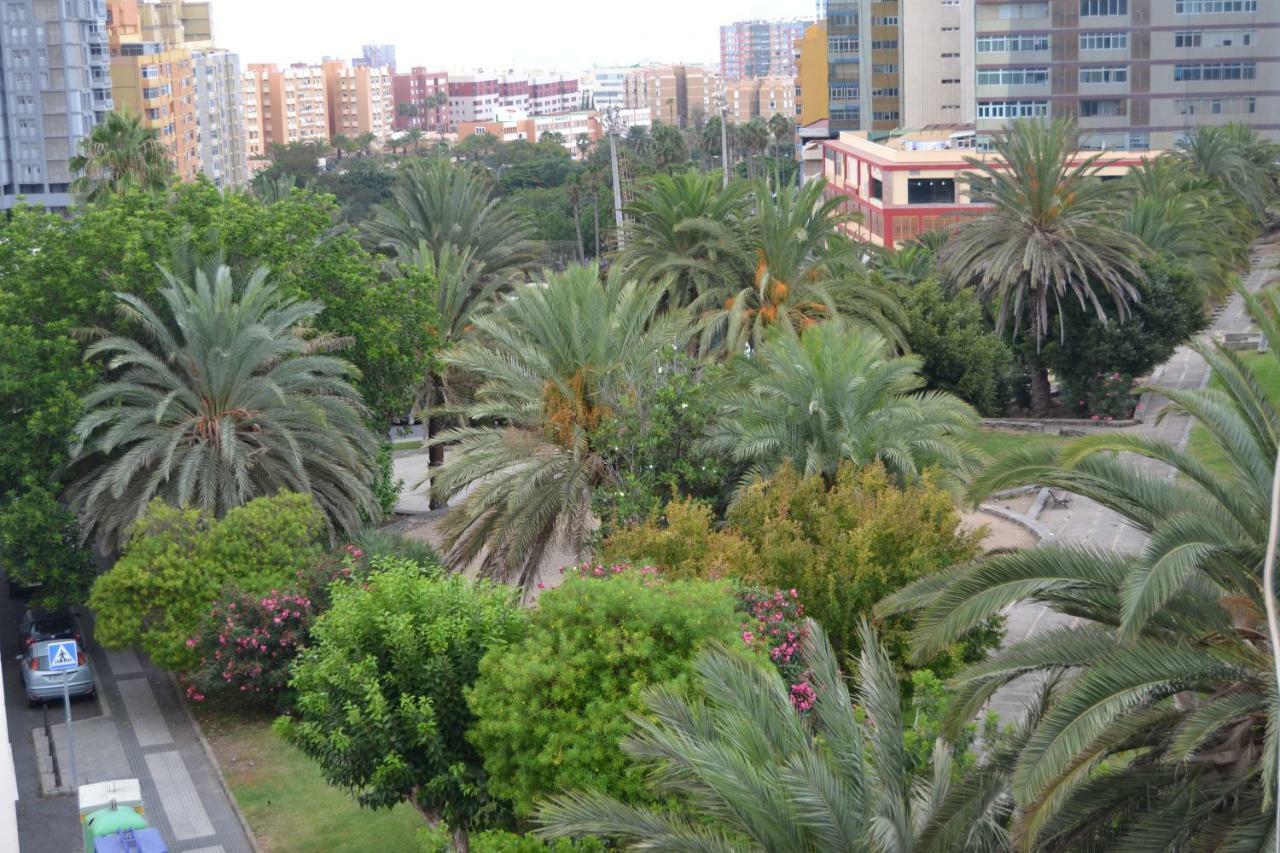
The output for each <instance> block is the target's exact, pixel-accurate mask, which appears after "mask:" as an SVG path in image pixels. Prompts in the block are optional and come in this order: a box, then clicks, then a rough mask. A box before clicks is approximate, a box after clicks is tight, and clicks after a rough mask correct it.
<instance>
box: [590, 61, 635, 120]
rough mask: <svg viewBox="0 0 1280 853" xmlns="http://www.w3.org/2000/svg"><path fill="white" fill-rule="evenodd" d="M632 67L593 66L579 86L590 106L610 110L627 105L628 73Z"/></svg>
mask: <svg viewBox="0 0 1280 853" xmlns="http://www.w3.org/2000/svg"><path fill="white" fill-rule="evenodd" d="M633 70H634V69H630V68H592V69H591V70H590V71H589V72H587V74H586V75H585V77H584V78H583V81H582V84H581V86H580V87H579V88H580V89H581V90H582V94H583V95H584V96H585V98H586V100H587V102H588V104H587V105H588V106H590V107H591V108H592V109H595V110H601V111H603V110H608V109H613V108H614V107H616V108H618V109H624V108H625V107H626V106H627V75H628V74H629V73H631V71H633Z"/></svg>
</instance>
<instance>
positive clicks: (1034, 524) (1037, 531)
mask: <svg viewBox="0 0 1280 853" xmlns="http://www.w3.org/2000/svg"><path fill="white" fill-rule="evenodd" d="M978 509H980V510H982V511H983V512H989V513H991V514H992V515H995V516H998V517H1000V518H1003V519H1004V520H1005V521H1012V522H1013V523H1014V524H1016V525H1018V526H1019V527H1023V528H1025V529H1026V530H1028V531H1029V532H1030V533H1031V534H1032V535H1034V536H1035V537H1036V539H1038V540H1040V541H1041V542H1052V541H1053V540H1054V535H1053V531H1052V530H1050V529H1049V528H1048V527H1046V526H1045V525H1043V524H1041V523H1040V522H1038V521H1036V520H1035V519H1033V518H1027V517H1026V516H1025V515H1023V514H1022V513H1020V512H1014V511H1013V510H1011V509H1005V508H1004V507H1002V506H996V505H995V504H979V505H978Z"/></svg>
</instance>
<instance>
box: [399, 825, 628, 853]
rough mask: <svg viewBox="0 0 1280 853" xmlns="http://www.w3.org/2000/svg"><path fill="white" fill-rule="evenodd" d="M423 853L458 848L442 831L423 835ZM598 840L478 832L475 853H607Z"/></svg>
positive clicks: (473, 842) (473, 841) (473, 843)
mask: <svg viewBox="0 0 1280 853" xmlns="http://www.w3.org/2000/svg"><path fill="white" fill-rule="evenodd" d="M420 849H421V853H453V851H454V850H455V849H456V848H454V846H453V844H452V839H451V838H449V833H448V832H445V831H444V830H442V829H439V828H437V829H434V830H426V831H424V832H423V833H422V847H421V848H420ZM604 849H605V847H604V844H603V843H602V842H601V841H600V840H599V839H598V838H579V839H576V840H575V839H569V838H557V839H554V840H547V841H543V840H542V839H541V838H538V837H536V836H533V835H516V834H515V833H514V832H507V831H505V830H501V829H491V830H488V831H486V832H478V833H476V834H475V835H473V836H471V853H604Z"/></svg>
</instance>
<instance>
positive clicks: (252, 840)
mask: <svg viewBox="0 0 1280 853" xmlns="http://www.w3.org/2000/svg"><path fill="white" fill-rule="evenodd" d="M164 674H165V676H167V677H168V679H169V683H170V684H171V685H173V692H174V693H176V694H177V695H178V704H179V705H181V706H182V713H184V714H186V715H187V720H189V721H190V723H191V728H192V730H194V731H195V733H196V740H198V741H200V748H201V749H203V750H204V754H205V757H206V758H208V759H209V764H210V765H212V767H213V772H214V773H215V774H216V775H217V777H218V784H219V785H221V786H222V793H223V794H225V795H226V797H227V801H228V802H229V803H231V811H233V812H235V815H236V820H237V821H239V822H240V828H241V829H243V830H244V835H245V838H247V839H249V846H250V847H251V848H253V853H263V850H262V847H261V846H260V845H259V844H258V839H257V837H256V836H254V834H253V830H252V829H251V828H250V827H249V821H248V819H247V818H246V817H245V816H244V812H242V811H241V810H240V803H239V802H237V801H236V797H235V794H233V793H231V786H230V785H228V784H227V777H226V776H224V775H223V774H222V765H221V764H219V763H218V759H217V758H216V757H215V756H214V754H213V747H212V746H210V745H209V741H208V739H207V738H206V737H205V736H204V729H203V728H201V727H200V721H199V720H197V719H196V715H195V714H193V713H191V708H190V707H189V706H188V705H187V696H186V694H185V693H184V692H183V690H182V687H181V685H179V684H178V678H177V676H175V675H174V674H173V673H172V672H169V671H168V670H165V673H164Z"/></svg>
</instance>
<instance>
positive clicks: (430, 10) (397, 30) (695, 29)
mask: <svg viewBox="0 0 1280 853" xmlns="http://www.w3.org/2000/svg"><path fill="white" fill-rule="evenodd" d="M816 6H817V4H816V2H815V0H622V1H621V2H620V0H470V1H469V2H468V0H355V2H339V0H318V2H317V0H213V15H214V19H213V24H214V38H215V39H216V41H217V44H218V46H219V47H223V48H226V49H228V50H232V51H235V52H237V53H239V54H240V61H241V63H242V64H248V63H250V62H276V63H280V64H287V63H290V62H316V61H319V59H320V58H321V57H322V56H335V57H340V58H343V59H350V58H351V57H353V56H359V55H360V46H361V45H362V44H380V43H384V42H385V43H391V44H394V45H396V49H397V60H396V61H397V65H399V66H400V67H402V68H404V67H409V66H413V65H426V66H430V67H431V68H432V69H433V70H434V69H450V68H474V67H484V68H519V69H547V68H554V69H557V70H564V71H578V70H585V69H587V68H590V67H591V66H592V65H593V64H595V65H605V66H607V65H631V64H634V63H637V62H648V61H657V62H692V63H701V62H708V63H711V62H716V61H718V59H719V51H720V42H719V38H720V29H719V28H720V25H721V24H726V23H730V22H732V21H740V20H747V19H751V18H800V17H809V18H811V17H813V16H814V13H815V9H816ZM330 10H332V13H331V12H330ZM352 10H354V11H355V15H354V16H353V15H351V14H349V13H350V12H351V11H352Z"/></svg>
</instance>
